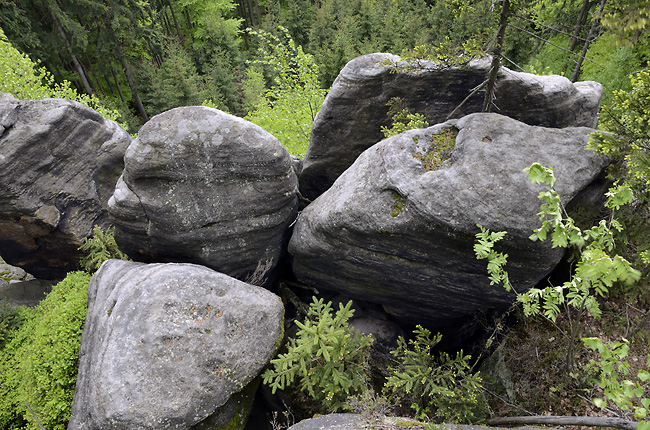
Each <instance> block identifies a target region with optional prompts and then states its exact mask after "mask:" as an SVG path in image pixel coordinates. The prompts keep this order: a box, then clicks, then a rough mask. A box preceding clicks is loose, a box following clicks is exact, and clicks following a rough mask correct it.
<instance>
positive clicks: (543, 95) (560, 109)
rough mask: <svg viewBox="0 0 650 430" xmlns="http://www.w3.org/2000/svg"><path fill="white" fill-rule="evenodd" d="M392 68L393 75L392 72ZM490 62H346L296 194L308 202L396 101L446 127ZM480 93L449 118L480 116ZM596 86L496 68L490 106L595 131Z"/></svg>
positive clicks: (375, 57) (367, 58)
mask: <svg viewBox="0 0 650 430" xmlns="http://www.w3.org/2000/svg"><path fill="white" fill-rule="evenodd" d="M395 64H397V66H396V67H397V70H399V72H398V73H394V72H395V70H396V68H395V66H394V65H395ZM489 68H490V62H489V61H488V60H487V59H483V60H476V61H472V62H471V63H469V65H468V66H467V67H463V68H458V67H451V68H441V67H438V66H437V64H436V63H433V62H430V61H422V62H420V63H419V64H418V66H417V67H409V66H405V65H402V64H400V63H399V57H397V56H395V55H392V54H379V53H378V54H368V55H364V56H361V57H358V58H356V59H354V60H352V61H350V62H349V63H348V64H347V65H346V66H345V68H343V70H342V71H341V73H340V74H339V76H338V77H337V78H336V80H335V81H334V84H333V85H332V89H331V90H330V92H329V94H328V95H327V97H326V98H325V102H324V103H323V107H322V108H321V110H320V112H319V113H318V115H317V116H316V119H315V121H314V126H313V129H312V134H311V140H310V142H309V149H308V150H307V154H306V155H305V159H304V167H303V171H302V174H301V176H300V191H301V193H302V194H303V195H304V196H305V197H307V198H310V199H312V200H313V199H314V198H316V197H317V196H318V195H320V194H321V193H322V192H323V191H325V190H326V189H328V188H329V187H330V186H331V185H332V183H334V180H335V179H336V178H337V177H338V176H339V175H340V174H341V173H343V171H344V170H345V169H347V168H348V167H349V166H350V165H351V164H352V163H353V162H354V160H355V159H356V158H357V156H359V154H361V153H362V152H363V151H365V150H366V149H367V148H369V147H370V146H372V145H374V144H375V143H377V142H379V141H380V140H381V139H382V138H383V135H382V133H381V131H380V129H381V127H382V126H389V125H390V122H391V119H390V118H389V117H388V116H387V112H388V106H386V103H388V101H390V100H391V99H392V98H393V97H400V98H401V99H402V101H403V103H404V106H405V107H406V108H408V109H409V110H410V111H411V112H412V113H415V112H417V113H420V114H422V115H424V116H425V117H426V118H427V120H428V122H429V124H439V123H441V122H443V121H446V120H447V116H448V115H450V114H451V113H452V111H454V109H456V108H457V107H458V106H460V105H461V102H463V100H464V99H465V98H466V97H467V96H469V95H470V93H471V92H472V90H473V89H474V88H476V87H478V86H479V85H481V83H482V82H483V81H485V79H486V78H487V74H488V71H489ZM484 94H485V92H484V91H478V92H477V93H476V94H475V95H473V96H472V97H470V98H469V99H468V100H467V101H466V102H465V103H464V104H463V105H462V106H461V107H460V108H459V109H458V110H457V111H456V113H455V114H454V116H453V117H452V118H460V117H462V116H464V115H467V114H470V113H474V112H480V111H481V108H482V103H483V98H484ZM601 94H602V86H601V85H600V84H598V83H596V82H578V83H575V84H574V83H571V81H569V80H568V79H566V78H564V77H561V76H536V75H531V74H528V73H519V72H514V71H512V70H509V69H507V68H505V67H502V68H501V69H500V71H499V76H498V85H497V91H496V99H495V101H494V102H495V104H496V106H497V107H498V110H495V112H498V113H500V114H503V115H506V116H509V117H511V118H515V119H517V120H519V121H522V122H524V123H526V124H529V125H539V126H543V127H557V128H561V127H569V126H574V127H580V126H585V127H595V125H596V121H597V117H596V114H597V112H598V103H599V101H600V96H601Z"/></svg>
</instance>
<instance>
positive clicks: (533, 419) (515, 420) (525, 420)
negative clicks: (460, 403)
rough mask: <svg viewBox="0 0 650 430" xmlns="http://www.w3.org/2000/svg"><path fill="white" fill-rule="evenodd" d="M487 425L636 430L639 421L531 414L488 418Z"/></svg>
mask: <svg viewBox="0 0 650 430" xmlns="http://www.w3.org/2000/svg"><path fill="white" fill-rule="evenodd" d="M487 424H488V425H494V426H499V425H531V424H532V425H535V424H542V425H552V426H556V425H557V426H588V427H614V428H617V429H621V430H637V426H638V424H639V423H637V422H634V421H628V420H625V419H623V418H611V417H571V416H546V415H533V416H527V417H501V418H490V419H489V420H487Z"/></svg>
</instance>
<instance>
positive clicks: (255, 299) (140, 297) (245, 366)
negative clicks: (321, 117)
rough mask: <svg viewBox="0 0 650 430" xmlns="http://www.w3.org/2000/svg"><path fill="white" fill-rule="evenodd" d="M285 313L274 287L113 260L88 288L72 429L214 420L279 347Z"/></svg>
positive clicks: (200, 270)
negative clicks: (272, 291)
mask: <svg viewBox="0 0 650 430" xmlns="http://www.w3.org/2000/svg"><path fill="white" fill-rule="evenodd" d="M283 312H284V310H283V306H282V302H281V301H280V299H279V298H278V297H277V296H275V295H274V294H272V293H270V292H269V291H267V290H265V289H263V288H259V287H255V286H252V285H249V284H245V283H243V282H241V281H238V280H236V279H234V278H231V277H229V276H226V275H224V274H221V273H217V272H215V271H213V270H211V269H208V268H206V267H202V266H197V265H193V264H173V263H170V264H149V265H146V264H143V263H132V262H126V261H121V260H109V261H108V262H106V263H104V264H103V265H102V267H101V268H100V269H99V271H97V273H96V274H95V275H94V276H93V278H92V280H91V282H90V285H89V287H88V315H87V317H86V324H85V327H84V332H83V335H82V338H81V349H80V352H79V357H80V359H79V360H80V361H79V376H78V379H77V386H76V392H75V397H74V403H73V406H72V417H71V420H70V424H69V426H68V429H70V430H78V429H97V428H120V429H161V428H176V429H188V428H191V427H192V426H195V425H198V424H199V423H201V422H203V421H205V420H206V419H208V420H214V417H213V415H214V414H215V412H220V410H219V408H220V407H222V406H224V405H226V402H227V401H228V400H229V398H231V396H232V395H233V394H234V393H237V392H239V391H241V390H242V389H243V388H244V387H246V386H247V384H249V383H250V381H251V380H252V379H253V378H255V376H256V375H257V374H258V373H259V372H260V370H261V369H262V368H263V367H264V366H265V365H266V364H267V362H268V360H270V359H271V357H272V356H273V354H274V353H275V350H276V348H277V345H278V343H279V340H280V338H281V337H282V320H283ZM238 401H241V399H240V400H238ZM227 409H228V408H227ZM230 409H233V408H230ZM235 409H236V408H235ZM231 413H234V412H232V411H231ZM216 422H221V421H220V420H216ZM235 428H239V427H235Z"/></svg>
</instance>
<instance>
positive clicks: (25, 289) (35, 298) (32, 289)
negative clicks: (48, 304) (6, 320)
mask: <svg viewBox="0 0 650 430" xmlns="http://www.w3.org/2000/svg"><path fill="white" fill-rule="evenodd" d="M52 285H53V282H52V281H43V280H40V279H32V280H29V281H12V282H7V281H5V280H4V279H2V278H0V300H3V299H4V300H8V301H9V304H10V305H11V306H13V307H16V306H36V305H37V304H39V303H40V302H41V300H43V299H44V298H45V296H46V295H47V294H48V293H49V292H50V291H52Z"/></svg>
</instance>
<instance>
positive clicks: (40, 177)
mask: <svg viewBox="0 0 650 430" xmlns="http://www.w3.org/2000/svg"><path fill="white" fill-rule="evenodd" d="M0 125H1V126H2V128H3V132H2V134H1V136H0V254H1V255H2V256H3V257H4V258H5V259H6V260H7V261H8V262H11V263H12V264H14V265H18V266H21V267H23V268H24V269H26V270H27V271H29V272H31V273H33V274H34V275H35V276H37V277H39V278H44V279H58V278H63V277H64V276H65V274H66V273H67V272H68V271H70V270H74V269H76V268H77V263H78V260H79V258H80V257H81V255H82V254H81V252H80V251H78V249H77V248H78V247H79V246H80V245H81V241H82V240H83V239H84V238H85V237H87V236H88V235H89V234H91V232H92V228H93V226H94V225H95V224H98V225H102V226H106V225H107V219H108V213H107V210H106V209H107V203H108V199H109V197H110V196H111V195H112V193H113V189H114V187H115V182H116V181H117V179H118V178H119V176H120V174H121V172H122V169H123V167H124V162H123V157H124V151H125V150H126V148H127V147H128V145H129V144H130V142H131V136H130V135H129V134H128V133H127V132H126V131H125V130H124V129H122V128H121V127H120V126H119V125H118V124H116V123H115V122H113V121H109V120H106V119H104V118H102V117H101V115H99V114H98V113H97V112H95V111H94V110H92V109H90V108H88V107H86V106H84V105H82V104H80V103H77V102H73V101H70V100H62V99H44V100H27V101H19V100H16V99H12V98H9V97H5V98H2V99H0Z"/></svg>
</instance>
